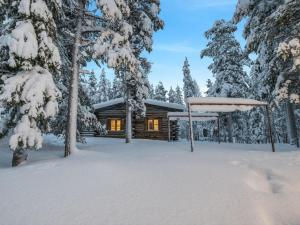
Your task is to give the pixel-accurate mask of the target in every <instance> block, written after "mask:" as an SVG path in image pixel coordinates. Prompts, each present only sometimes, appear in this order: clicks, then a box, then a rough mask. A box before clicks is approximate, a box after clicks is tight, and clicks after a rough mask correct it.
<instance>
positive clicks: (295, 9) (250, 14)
mask: <svg viewBox="0 0 300 225" xmlns="http://www.w3.org/2000/svg"><path fill="white" fill-rule="evenodd" d="M299 5H300V3H299V1H297V0H291V1H284V0H279V1H267V0H249V1H247V2H246V3H245V2H244V1H241V0H240V1H239V2H238V5H237V8H236V12H235V15H234V20H235V22H236V23H237V22H239V21H241V20H242V19H244V18H246V20H247V22H246V25H245V29H244V37H245V38H246V40H247V45H246V49H247V52H248V53H255V54H256V55H257V65H256V66H258V68H257V70H256V72H257V75H256V77H257V78H258V80H257V81H255V82H259V83H258V85H257V90H256V92H257V93H258V96H262V100H265V101H268V102H272V101H274V100H279V101H282V100H286V104H287V107H286V108H287V118H288V119H287V123H288V128H289V130H290V132H289V133H290V136H291V137H290V139H291V142H292V143H294V142H295V141H296V140H297V133H296V126H295V121H294V118H295V115H294V110H293V105H291V103H290V102H292V103H295V99H296V101H297V99H299V88H297V87H298V86H299V83H300V82H299V77H298V75H296V74H297V72H296V73H295V70H294V71H293V67H294V63H293V62H295V61H293V60H295V58H294V57H292V55H291V54H290V53H291V52H290V50H289V49H290V47H289V41H290V40H295V39H294V38H295V36H297V33H299V28H298V26H295V23H297V21H298V17H297V16H296V15H298V14H299V9H300V6H299ZM284 42H285V43H284ZM292 43H293V45H294V43H295V42H294V41H292ZM295 46H297V45H295ZM293 52H295V51H293ZM296 55H297V54H296ZM278 56H283V59H281V57H278ZM288 56H291V57H288ZM284 59H289V60H284ZM294 68H295V67H294ZM276 98H277V99H276Z"/></svg>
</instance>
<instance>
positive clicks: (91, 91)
mask: <svg viewBox="0 0 300 225" xmlns="http://www.w3.org/2000/svg"><path fill="white" fill-rule="evenodd" d="M87 94H88V96H89V97H90V101H91V104H96V103H98V102H97V94H98V81H97V78H96V75H95V72H94V71H92V72H91V73H90V74H89V78H88V90H87Z"/></svg>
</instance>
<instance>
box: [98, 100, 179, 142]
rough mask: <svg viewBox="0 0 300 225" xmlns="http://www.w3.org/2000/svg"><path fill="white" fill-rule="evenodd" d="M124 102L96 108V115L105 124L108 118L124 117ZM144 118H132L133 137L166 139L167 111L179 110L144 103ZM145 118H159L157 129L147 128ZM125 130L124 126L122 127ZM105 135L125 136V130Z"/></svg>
mask: <svg viewBox="0 0 300 225" xmlns="http://www.w3.org/2000/svg"><path fill="white" fill-rule="evenodd" d="M125 108H126V107H125V104H118V105H114V106H110V107H107V108H103V109H101V110H96V115H97V117H98V119H99V121H100V122H101V123H102V124H107V122H108V119H110V118H120V119H125V118H126V111H125ZM146 109H147V111H146V118H140V119H135V118H133V119H132V128H133V137H135V138H142V139H155V140H168V118H167V113H168V112H178V111H180V110H176V109H171V108H165V107H160V106H154V105H148V104H146ZM147 119H159V121H160V124H159V125H160V127H159V128H160V129H159V131H148V130H147ZM124 130H125V127H124ZM106 136H107V137H125V131H121V132H108V134H107V135H106Z"/></svg>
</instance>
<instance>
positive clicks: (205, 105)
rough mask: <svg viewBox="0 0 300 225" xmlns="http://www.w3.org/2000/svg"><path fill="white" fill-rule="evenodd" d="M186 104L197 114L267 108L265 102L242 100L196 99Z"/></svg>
mask: <svg viewBox="0 0 300 225" xmlns="http://www.w3.org/2000/svg"><path fill="white" fill-rule="evenodd" d="M187 104H189V105H190V107H191V110H192V111H197V112H234V111H238V110H239V111H247V110H251V109H252V108H253V107H256V106H267V105H268V104H267V103H266V102H261V101H257V100H254V99H244V98H224V97H198V98H188V99H187Z"/></svg>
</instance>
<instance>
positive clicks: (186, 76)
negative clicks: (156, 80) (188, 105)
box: [182, 58, 194, 101]
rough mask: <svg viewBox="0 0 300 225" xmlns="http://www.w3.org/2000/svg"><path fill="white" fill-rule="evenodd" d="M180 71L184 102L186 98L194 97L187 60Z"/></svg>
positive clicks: (192, 82)
mask: <svg viewBox="0 0 300 225" xmlns="http://www.w3.org/2000/svg"><path fill="white" fill-rule="evenodd" d="M182 71H183V96H184V100H185V101H186V99H187V98H189V97H194V81H193V78H192V76H191V71H190V64H189V62H188V59H187V58H185V61H184V64H183V68H182Z"/></svg>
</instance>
